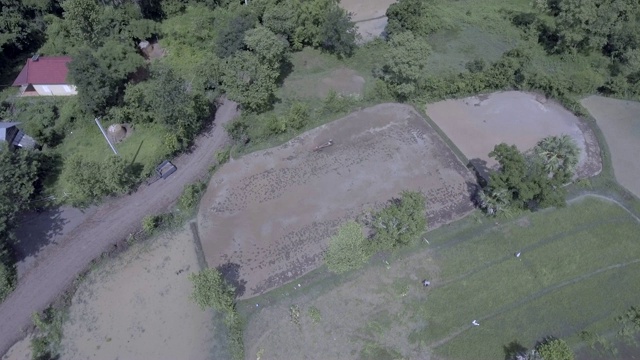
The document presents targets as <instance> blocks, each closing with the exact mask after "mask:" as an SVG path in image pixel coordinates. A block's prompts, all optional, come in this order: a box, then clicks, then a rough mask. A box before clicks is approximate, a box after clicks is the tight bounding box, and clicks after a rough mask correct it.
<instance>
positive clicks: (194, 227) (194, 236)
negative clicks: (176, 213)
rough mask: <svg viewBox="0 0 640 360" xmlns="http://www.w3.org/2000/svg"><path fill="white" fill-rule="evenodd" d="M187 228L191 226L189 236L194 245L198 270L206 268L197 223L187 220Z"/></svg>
mask: <svg viewBox="0 0 640 360" xmlns="http://www.w3.org/2000/svg"><path fill="white" fill-rule="evenodd" d="M189 228H191V238H192V239H193V245H194V246H195V251H196V257H197V258H198V265H199V266H200V270H204V269H206V268H208V267H209V266H208V264H207V259H205V257H204V251H202V242H201V241H200V233H199V232H198V224H197V223H196V222H195V221H191V222H189Z"/></svg>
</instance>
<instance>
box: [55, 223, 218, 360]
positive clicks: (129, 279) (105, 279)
mask: <svg viewBox="0 0 640 360" xmlns="http://www.w3.org/2000/svg"><path fill="white" fill-rule="evenodd" d="M194 249H195V248H194V243H193V240H192V236H191V231H190V230H189V229H183V230H181V231H180V232H179V233H176V234H166V235H163V236H161V237H160V238H158V239H155V240H152V241H151V242H150V243H143V244H138V245H135V246H133V247H132V248H131V249H130V250H128V251H127V252H125V253H123V254H122V255H121V256H119V257H117V258H115V259H113V260H108V261H107V262H106V263H105V264H104V265H103V266H101V267H100V268H99V269H97V270H95V271H93V272H91V273H90V274H89V275H88V276H87V278H86V280H85V281H84V282H83V283H82V284H81V285H80V287H79V288H78V290H77V292H76V293H75V295H74V296H73V300H72V305H71V307H70V309H69V319H68V321H67V322H66V323H65V325H64V339H63V341H62V348H63V353H62V357H61V358H62V359H117V358H119V359H136V358H137V359H141V358H144V359H208V358H210V357H211V354H210V352H211V350H212V348H213V340H212V337H213V333H214V329H212V327H213V322H212V318H213V315H212V314H211V313H210V312H203V311H202V310H200V308H199V307H198V306H196V305H195V303H193V302H192V301H191V300H190V299H189V294H190V293H191V291H192V285H191V282H190V281H189V279H188V276H189V274H190V273H193V272H197V271H199V266H198V261H197V257H196V252H195V250H194Z"/></svg>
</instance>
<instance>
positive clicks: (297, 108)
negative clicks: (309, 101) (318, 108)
mask: <svg viewBox="0 0 640 360" xmlns="http://www.w3.org/2000/svg"><path fill="white" fill-rule="evenodd" d="M286 122H287V125H288V126H289V127H291V128H292V129H295V130H300V129H302V128H303V127H305V125H307V123H308V122H309V107H307V105H305V104H303V103H301V102H295V103H294V104H293V105H292V106H291V109H289V114H288V115H287V121H286Z"/></svg>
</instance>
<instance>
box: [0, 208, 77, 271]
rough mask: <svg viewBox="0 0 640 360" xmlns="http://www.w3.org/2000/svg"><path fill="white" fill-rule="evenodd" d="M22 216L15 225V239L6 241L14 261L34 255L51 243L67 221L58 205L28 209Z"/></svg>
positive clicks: (60, 232)
mask: <svg viewBox="0 0 640 360" xmlns="http://www.w3.org/2000/svg"><path fill="white" fill-rule="evenodd" d="M22 218H23V221H22V222H20V223H19V224H18V226H16V229H15V234H16V236H15V239H11V240H9V241H8V244H9V246H10V248H11V254H12V257H13V259H14V260H15V261H16V262H20V261H23V260H24V259H26V258H27V257H30V256H34V255H36V254H37V253H38V252H39V251H40V250H41V249H42V248H43V247H45V246H47V245H49V244H51V243H52V242H53V239H54V238H55V237H56V236H59V235H61V234H62V231H63V229H64V225H65V224H67V223H68V222H69V220H68V219H66V218H65V217H64V214H63V212H62V209H61V208H60V207H51V208H39V209H37V210H35V211H28V212H25V213H23V214H22Z"/></svg>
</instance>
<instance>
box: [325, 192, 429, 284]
mask: <svg viewBox="0 0 640 360" xmlns="http://www.w3.org/2000/svg"><path fill="white" fill-rule="evenodd" d="M361 222H362V223H363V224H360V223H358V222H355V221H349V222H347V223H345V224H343V225H342V226H341V227H340V228H339V229H338V233H337V234H336V235H335V236H333V237H332V238H331V239H330V240H329V249H328V250H327V255H326V257H325V260H326V263H327V267H328V268H329V270H330V271H332V272H334V273H343V272H347V271H350V270H354V269H357V268H360V267H361V266H362V265H364V264H365V263H366V262H367V261H368V260H369V258H370V257H371V256H373V255H374V254H376V253H377V252H380V251H387V250H393V249H397V248H401V247H403V246H407V245H410V244H412V243H414V242H415V241H416V240H418V238H419V236H420V235H421V234H422V233H424V232H425V231H426V230H427V218H426V207H425V198H424V195H422V193H419V192H414V191H404V192H402V194H401V196H400V197H399V198H394V199H392V200H391V201H390V202H389V204H387V206H385V207H384V208H382V209H381V210H380V211H377V212H375V213H373V214H367V215H366V216H365V217H364V218H363V219H362V221H361ZM363 225H364V226H366V227H367V228H369V230H370V232H371V233H372V235H371V236H370V237H369V238H367V237H365V235H364V233H363V231H364V229H363Z"/></svg>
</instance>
